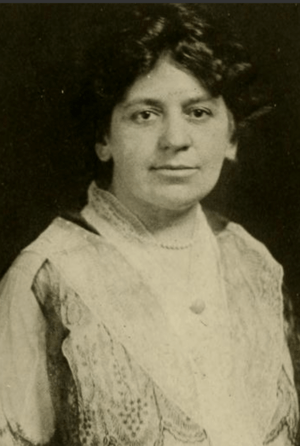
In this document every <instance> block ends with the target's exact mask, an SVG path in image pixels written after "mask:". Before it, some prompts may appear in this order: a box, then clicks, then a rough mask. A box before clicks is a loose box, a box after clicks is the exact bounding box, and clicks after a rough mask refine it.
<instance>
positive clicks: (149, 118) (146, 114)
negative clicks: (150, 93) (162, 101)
mask: <svg viewBox="0 0 300 446" xmlns="http://www.w3.org/2000/svg"><path fill="white" fill-rule="evenodd" d="M157 116H158V115H157V113H155V112H154V111H152V110H142V111H139V112H136V113H134V114H133V115H132V117H131V119H132V120H133V122H135V123H136V124H148V123H151V122H153V121H155V120H156V119H157Z"/></svg>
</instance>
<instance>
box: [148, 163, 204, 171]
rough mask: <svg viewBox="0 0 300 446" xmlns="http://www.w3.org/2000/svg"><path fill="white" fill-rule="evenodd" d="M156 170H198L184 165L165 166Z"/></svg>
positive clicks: (155, 168) (195, 167)
mask: <svg viewBox="0 0 300 446" xmlns="http://www.w3.org/2000/svg"><path fill="white" fill-rule="evenodd" d="M153 169H154V170H195V169H198V167H197V166H186V165H183V164H178V165H173V164H165V165H162V166H157V167H154V168H153Z"/></svg>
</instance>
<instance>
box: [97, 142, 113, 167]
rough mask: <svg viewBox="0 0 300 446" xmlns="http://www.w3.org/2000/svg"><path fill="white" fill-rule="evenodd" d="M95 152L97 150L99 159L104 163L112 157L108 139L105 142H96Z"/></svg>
mask: <svg viewBox="0 0 300 446" xmlns="http://www.w3.org/2000/svg"><path fill="white" fill-rule="evenodd" d="M95 152H96V155H97V157H98V158H99V160H100V161H102V162H103V163H106V162H107V161H109V160H110V158H111V153H110V150H109V145H108V144H107V142H106V141H104V142H96V144H95Z"/></svg>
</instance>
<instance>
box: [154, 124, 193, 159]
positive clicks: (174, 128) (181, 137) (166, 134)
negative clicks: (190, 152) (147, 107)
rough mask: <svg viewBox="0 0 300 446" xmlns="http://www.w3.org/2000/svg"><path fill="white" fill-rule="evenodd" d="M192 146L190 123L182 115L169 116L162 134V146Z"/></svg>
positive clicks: (182, 148)
mask: <svg viewBox="0 0 300 446" xmlns="http://www.w3.org/2000/svg"><path fill="white" fill-rule="evenodd" d="M190 146H191V137H190V134H189V130H188V124H187V122H186V121H185V120H184V118H183V117H181V116H173V115H171V116H168V117H166V118H165V120H164V123H163V126H162V131H161V136H160V148H161V149H162V150H174V151H180V150H187V149H188V148H189V147H190Z"/></svg>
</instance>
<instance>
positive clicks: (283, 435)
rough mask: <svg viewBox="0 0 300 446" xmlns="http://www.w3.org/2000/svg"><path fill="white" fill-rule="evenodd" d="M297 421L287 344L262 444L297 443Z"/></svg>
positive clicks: (283, 445) (280, 444) (285, 445)
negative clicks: (268, 424)
mask: <svg viewBox="0 0 300 446" xmlns="http://www.w3.org/2000/svg"><path fill="white" fill-rule="evenodd" d="M298 422H299V410H298V398H297V392H296V389H295V384H294V371H293V366H292V362H291V357H290V352H289V349H288V346H287V344H286V343H285V345H284V352H283V364H282V368H281V370H280V374H279V378H278V383H277V405H276V408H275V411H274V415H273V418H272V421H271V424H270V427H269V429H268V434H267V436H266V438H265V441H264V445H269V446H294V445H297V444H298V443H297V440H296V437H297V431H298Z"/></svg>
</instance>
